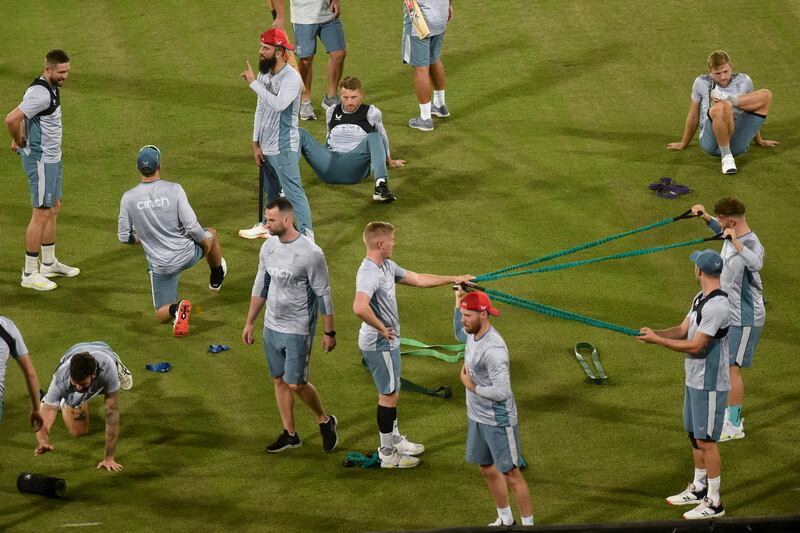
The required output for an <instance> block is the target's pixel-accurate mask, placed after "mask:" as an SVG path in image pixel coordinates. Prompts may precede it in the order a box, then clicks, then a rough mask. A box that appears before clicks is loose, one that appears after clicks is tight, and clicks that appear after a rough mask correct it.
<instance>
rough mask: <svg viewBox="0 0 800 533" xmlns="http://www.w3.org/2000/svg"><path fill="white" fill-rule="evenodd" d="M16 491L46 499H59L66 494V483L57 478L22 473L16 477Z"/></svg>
mask: <svg viewBox="0 0 800 533" xmlns="http://www.w3.org/2000/svg"><path fill="white" fill-rule="evenodd" d="M17 490H18V491H20V492H27V493H29V494H38V495H40V496H47V497H48V498H61V497H62V496H64V494H65V493H66V492H67V482H66V481H64V480H63V479H61V478H58V477H51V476H45V475H44V474H32V473H30V472H22V473H21V474H20V475H19V476H17Z"/></svg>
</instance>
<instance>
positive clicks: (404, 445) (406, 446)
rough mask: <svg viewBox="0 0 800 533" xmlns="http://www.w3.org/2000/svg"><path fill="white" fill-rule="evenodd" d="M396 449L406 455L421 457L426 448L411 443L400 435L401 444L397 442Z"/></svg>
mask: <svg viewBox="0 0 800 533" xmlns="http://www.w3.org/2000/svg"><path fill="white" fill-rule="evenodd" d="M394 447H395V449H396V450H398V451H399V452H400V453H404V454H406V455H419V454H421V453H422V452H424V451H425V446H423V445H422V444H416V443H413V442H411V441H409V440H408V439H407V438H406V436H405V435H400V442H396V443H395V444H394Z"/></svg>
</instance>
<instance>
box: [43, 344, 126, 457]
mask: <svg viewBox="0 0 800 533" xmlns="http://www.w3.org/2000/svg"><path fill="white" fill-rule="evenodd" d="M132 386H133V376H132V375H131V372H130V370H128V369H127V368H126V367H125V365H124V364H122V361H120V359H119V356H118V355H117V354H115V353H114V352H113V351H112V350H111V347H110V346H109V345H108V344H106V343H104V342H100V341H95V342H81V343H78V344H76V345H74V346H72V347H71V348H70V349H69V350H67V351H66V353H65V354H64V356H63V357H62V358H61V361H59V363H58V367H57V368H56V371H55V373H54V374H53V381H52V382H51V383H50V388H49V389H47V394H45V396H44V398H43V399H42V419H43V421H44V422H43V424H42V427H41V428H40V429H39V431H38V432H37V433H36V440H37V441H38V442H39V444H38V446H37V447H36V451H35V452H34V453H35V455H41V454H43V453H47V452H50V451H53V450H54V449H55V448H54V447H53V446H52V445H51V444H50V429H51V428H52V427H53V422H55V420H56V413H57V412H58V410H59V409H61V417H62V418H63V419H64V424H65V425H66V426H67V430H68V431H69V432H70V434H71V435H72V436H73V437H83V436H84V435H88V434H89V406H88V405H87V404H88V402H89V400H91V399H92V398H94V397H95V396H97V395H98V394H100V393H101V392H102V393H103V394H104V395H105V411H106V448H105V456H104V457H103V460H102V461H100V462H99V463H97V468H105V469H106V470H108V471H112V470H114V471H119V470H122V465H121V464H119V463H118V462H116V461H115V460H114V453H115V452H116V449H117V437H118V436H119V389H120V388H121V389H122V390H129V389H130V388H131V387H132Z"/></svg>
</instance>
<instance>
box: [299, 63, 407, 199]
mask: <svg viewBox="0 0 800 533" xmlns="http://www.w3.org/2000/svg"><path fill="white" fill-rule="evenodd" d="M341 95H342V96H341V100H342V101H341V103H338V104H336V105H335V106H331V107H329V108H328V110H327V112H326V113H325V122H326V124H327V125H328V137H327V139H326V140H325V146H322V145H321V144H320V143H319V142H317V140H316V139H314V137H312V136H311V134H310V133H308V132H307V131H306V130H304V129H303V128H300V150H301V152H302V154H303V157H305V158H306V161H308V164H309V165H310V166H311V168H312V169H313V170H314V172H315V173H316V174H317V176H319V178H320V179H321V180H322V181H324V182H325V183H330V184H347V185H352V184H355V183H359V182H360V181H361V180H363V179H365V178H366V177H367V176H369V172H370V169H371V170H372V173H373V175H374V176H375V192H374V193H373V194H372V199H373V200H375V201H378V202H393V201H394V200H395V199H396V198H395V196H394V194H392V193H391V191H390V190H389V177H388V173H387V172H386V167H387V165H388V166H389V167H392V168H397V167H402V166H404V165H405V164H406V162H405V161H404V160H402V159H392V157H391V155H390V153H389V137H388V135H386V128H384V127H383V122H382V115H381V111H380V109H378V108H377V107H376V106H374V105H369V104H362V103H361V98H362V97H363V95H364V93H363V92H362V90H361V80H359V79H358V78H353V77H347V78H345V79H344V80H342V83H341Z"/></svg>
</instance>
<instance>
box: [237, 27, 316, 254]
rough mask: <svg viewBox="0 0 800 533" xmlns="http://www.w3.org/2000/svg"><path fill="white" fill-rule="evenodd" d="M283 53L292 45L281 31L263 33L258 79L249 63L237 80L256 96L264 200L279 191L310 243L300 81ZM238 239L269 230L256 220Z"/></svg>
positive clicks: (257, 148)
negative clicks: (302, 174)
mask: <svg viewBox="0 0 800 533" xmlns="http://www.w3.org/2000/svg"><path fill="white" fill-rule="evenodd" d="M287 50H294V46H293V45H292V44H291V43H290V42H289V38H288V37H287V36H286V33H285V32H284V31H283V30H282V29H280V28H270V29H268V30H267V31H265V32H264V33H263V34H262V35H261V48H260V51H259V56H260V62H259V71H260V72H259V74H258V77H256V75H255V74H254V73H253V69H252V68H251V67H250V62H249V61H248V63H247V70H245V71H244V72H242V74H241V77H242V78H244V79H245V80H247V83H248V84H249V85H250V88H251V89H252V90H253V92H255V93H256V94H257V95H258V103H257V105H256V113H255V119H254V121H253V157H254V158H255V161H256V164H257V165H258V166H259V169H260V172H261V180H262V183H264V184H265V188H266V189H267V190H266V194H267V201H268V202H271V201H273V200H275V199H277V198H278V197H279V196H280V194H281V190H283V193H284V194H285V196H286V198H287V199H288V200H289V202H290V203H291V204H292V205H293V206H294V210H295V213H296V215H297V218H296V220H297V227H298V229H299V230H300V232H301V233H303V234H304V235H305V236H306V237H308V238H309V239H311V240H312V241H313V240H314V231H313V228H312V226H311V207H310V206H309V205H308V199H307V198H306V193H305V191H304V190H303V184H302V183H301V181H300V166H299V165H298V152H299V150H300V134H299V132H298V129H297V124H298V118H297V112H298V109H299V108H300V93H301V91H302V89H303V82H302V80H301V79H300V74H298V73H297V71H295V70H294V69H293V68H292V67H290V66H289V65H288V64H287V63H286V51H287ZM260 215H261V214H259V216H260ZM239 235H240V236H241V237H244V238H246V239H259V238H260V239H266V238H267V237H269V231H268V230H267V227H266V226H265V225H264V224H263V223H262V222H261V221H259V222H258V223H256V225H255V226H253V227H252V228H250V229H247V230H241V231H240V232H239Z"/></svg>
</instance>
